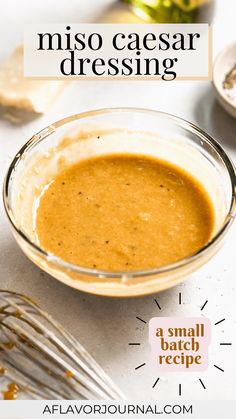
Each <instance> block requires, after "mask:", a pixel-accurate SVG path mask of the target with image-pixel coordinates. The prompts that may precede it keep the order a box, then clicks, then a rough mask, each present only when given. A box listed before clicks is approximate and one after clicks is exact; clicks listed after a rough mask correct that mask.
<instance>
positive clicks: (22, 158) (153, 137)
mask: <svg viewBox="0 0 236 419" xmlns="http://www.w3.org/2000/svg"><path fill="white" fill-rule="evenodd" d="M117 132H119V133H120V135H117ZM101 136H102V141H98V137H101ZM116 152H117V153H121V152H124V153H127V152H128V153H134V154H135V153H137V154H146V155H149V156H154V157H158V158H161V159H164V160H167V161H169V162H172V163H174V164H175V165H178V166H180V167H184V169H185V170H187V171H189V172H190V173H191V174H192V175H193V176H194V177H196V178H197V179H198V180H199V181H200V182H201V183H203V184H204V186H205V188H206V190H207V191H208V193H209V195H210V197H211V200H212V203H213V206H214V209H215V219H216V222H215V231H214V234H213V237H212V239H211V240H210V241H209V242H208V243H207V244H206V245H205V246H204V247H202V248H201V249H200V250H199V251H198V252H197V253H195V254H193V255H191V256H189V257H186V258H185V259H182V260H179V261H178V262H177V263H174V264H169V265H166V266H162V267H159V268H156V269H151V270H143V271H133V272H104V271H99V270H96V269H89V268H86V267H83V266H79V265H74V264H71V263H68V262H66V261H64V260H62V259H60V258H58V257H56V256H55V255H53V254H50V253H47V252H46V251H45V250H43V249H42V248H40V246H39V244H38V242H37V237H36V233H35V208H36V205H37V198H38V197H39V195H40V193H41V192H42V189H43V187H45V184H46V183H47V182H48V180H49V179H50V178H53V176H54V175H55V174H56V173H57V172H58V171H60V170H61V169H62V168H65V167H67V166H69V165H71V164H73V163H75V162H77V161H79V160H80V159H84V158H87V157H90V156H95V155H99V154H100V155H102V154H109V153H113V154H114V153H116ZM235 185H236V178H235V171H234V167H233V165H232V163H231V161H230V159H229V158H228V157H227V155H226V154H225V152H224V150H223V149H222V147H221V146H220V145H219V144H218V143H217V142H216V141H215V140H214V139H213V138H211V137H210V136H209V135H208V134H206V133H205V132H203V131H202V130H201V129H200V128H198V127H197V126H195V125H193V124H191V123H189V122H187V121H185V120H182V119H179V118H177V117H175V116H172V115H168V114H164V113H161V112H157V111H152V110H146V109H132V108H118V109H101V110H96V111H91V112H86V113H81V114H78V115H73V116H69V117H67V118H64V119H62V120H60V121H58V122H55V123H54V124H52V125H50V126H49V127H47V128H45V129H43V130H42V131H40V132H39V133H38V134H36V135H34V136H33V137H32V138H31V139H30V140H29V141H28V142H27V143H26V144H25V145H24V146H23V147H22V148H21V150H20V151H19V152H18V153H17V155H16V156H15V158H14V159H13V161H12V163H11V165H10V167H9V169H8V172H7V174H6V178H5V182H4V191H3V197H4V205H5V209H6V213H7V215H8V218H9V220H10V222H11V226H12V231H13V234H14V236H15V239H16V241H17V243H18V244H19V246H20V247H21V248H22V250H23V251H24V253H25V254H26V255H27V256H28V257H29V258H30V259H31V260H32V261H33V262H34V263H35V264H36V265H38V266H40V268H41V269H43V270H44V271H46V272H48V273H49V274H50V275H52V276H53V277H55V278H56V279H58V280H60V281H62V282H64V283H65V284H67V285H69V286H71V287H74V288H76V289H78V290H82V291H86V292H90V293H95V294H99V295H107V296H119V297H130V296H138V295H145V294H150V293H154V292H159V291H162V290H165V289H167V288H169V287H172V286H174V285H175V284H177V283H179V282H180V281H182V280H183V279H184V278H185V277H187V276H189V275H190V274H191V272H193V271H194V270H196V269H197V268H199V267H200V266H201V265H203V264H204V263H206V262H207V261H208V260H209V259H210V258H211V257H212V256H213V255H214V254H215V253H216V251H217V250H218V249H219V248H220V246H221V245H222V243H223V239H224V237H225V233H226V232H227V231H228V229H229V227H230V225H231V223H232V221H233V218H234V215H235ZM111 199H112V197H111ZM81 222H82V220H81ZM177 245H178V244H177Z"/></svg>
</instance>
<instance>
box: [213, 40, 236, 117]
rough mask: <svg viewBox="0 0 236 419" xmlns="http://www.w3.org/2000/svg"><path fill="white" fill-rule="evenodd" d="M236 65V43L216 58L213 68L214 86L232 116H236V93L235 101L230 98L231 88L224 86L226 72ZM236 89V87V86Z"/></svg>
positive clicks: (219, 98) (224, 106)
mask: <svg viewBox="0 0 236 419" xmlns="http://www.w3.org/2000/svg"><path fill="white" fill-rule="evenodd" d="M235 65H236V43H234V44H232V45H230V46H228V47H226V48H225V49H224V50H223V51H222V52H221V53H220V54H219V55H218V56H217V58H216V60H215V64H214V68H213V86H214V89H215V93H216V97H217V99H218V100H219V102H220V104H221V105H222V106H223V108H224V109H225V110H226V112H228V113H229V114H230V115H231V116H233V117H234V118H236V94H235V101H234V102H233V100H232V99H231V98H230V95H231V92H232V91H231V90H228V89H224V88H223V81H224V79H225V76H226V74H228V73H229V72H230V70H231V69H232V68H233V67H234V66H235ZM234 89H236V87H235V88H234Z"/></svg>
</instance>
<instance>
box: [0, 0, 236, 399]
mask: <svg viewBox="0 0 236 419" xmlns="http://www.w3.org/2000/svg"><path fill="white" fill-rule="evenodd" d="M114 3H116V2H114V1H112V0H96V1H95V0H91V1H89V2H88V0H70V1H68V0H51V1H50V2H49V1H48V0H40V1H34V2H29V1H27V0H21V1H18V0H8V1H6V2H4V5H3V6H2V8H1V25H0V38H1V47H0V60H3V59H4V58H5V57H6V55H7V54H8V52H10V51H11V50H12V49H13V48H14V47H15V46H16V44H17V43H18V42H20V41H21V40H22V38H23V26H24V24H25V23H33V22H35V23H36V22H37V23H39V22H58V23H59V22H61V23H72V22H83V21H87V22H89V21H91V22H92V21H95V20H97V18H98V15H100V14H102V13H104V12H106V11H107V9H110V11H111V10H113V16H114V14H115V10H116V8H117V5H116V4H115V5H114ZM226 3H227V7H226V5H225V4H226ZM88 4H89V6H88ZM230 6H231V7H230ZM235 7H236V6H235V1H234V0H227V2H225V1H223V0H218V2H217V7H216V12H215V18H214V22H213V35H214V55H215V54H216V53H217V52H218V51H219V50H220V49H221V48H223V47H224V46H226V45H227V44H229V43H231V42H233V41H235V37H236V30H235ZM13 10H14V12H13ZM110 106H113V107H115V106H135V107H142V108H152V109H158V110H161V111H165V112H169V113H173V114H175V115H177V116H180V117H183V118H185V119H188V120H190V121H192V122H195V123H196V124H197V125H199V126H200V127H201V128H203V129H204V130H206V131H207V132H208V133H209V134H211V135H212V136H214V137H215V138H216V139H217V140H218V141H219V142H220V143H221V144H222V146H223V147H225V149H226V150H227V152H228V153H229V155H230V156H231V158H232V159H233V160H234V161H235V162H236V120H233V119H232V118H231V117H230V116H228V115H227V114H226V113H225V112H224V111H223V109H222V108H221V107H220V105H218V103H216V100H215V98H214V94H213V90H212V86H211V83H210V82H204V81H202V82H200V81H195V82H194V81H193V82H190V81H185V82H183V81H175V82H160V81H157V82H153V81H145V82H144V81H73V82H71V83H70V85H69V86H68V88H67V89H66V90H65V91H64V93H63V94H62V96H61V97H60V100H58V101H57V103H56V104H55V106H54V107H53V108H52V109H51V110H50V112H48V113H47V114H46V115H44V116H42V117H39V118H38V119H35V120H34V121H32V122H30V123H27V124H25V125H21V126H12V125H11V124H10V123H8V122H6V121H3V120H0V173H1V175H0V176H1V179H3V176H4V174H5V172H6V169H7V167H8V165H9V163H10V161H11V159H12V158H13V156H14V155H15V153H16V152H17V151H18V149H19V148H20V147H21V146H22V145H23V144H24V142H25V141H26V140H28V139H29V138H30V137H31V136H32V134H34V133H35V132H37V131H38V130H40V129H41V128H44V127H46V126H47V125H48V124H50V123H52V122H54V121H55V120H58V119H60V118H62V117H65V116H67V115H69V114H74V113H78V112H81V111H86V110H89V109H94V108H100V107H110ZM0 225H1V229H0V235H1V237H0V238H1V240H0V278H1V279H0V281H1V284H0V287H1V288H6V289H11V290H17V291H20V292H23V293H26V294H30V295H31V296H32V297H33V298H34V299H36V300H37V301H38V302H39V303H40V304H41V306H42V307H43V308H44V309H46V310H47V311H48V312H50V313H51V314H52V315H53V316H54V317H55V318H56V319H57V320H59V321H60V322H61V323H62V324H63V325H64V326H65V327H67V328H68V329H69V330H70V331H71V332H72V333H73V334H74V335H75V336H76V337H77V338H78V339H80V341H81V342H82V343H83V344H84V346H85V347H86V348H87V349H88V350H89V351H90V352H91V353H92V355H94V357H95V358H96V359H97V360H98V361H99V362H100V364H101V365H102V366H103V367H104V368H105V370H106V371H108V373H109V374H110V375H111V376H112V378H114V380H115V381H116V382H117V383H118V384H119V385H120V387H121V388H122V390H123V392H124V393H126V395H127V397H128V398H130V399H131V398H133V399H138V398H139V399H150V400H151V399H152V400H158V399H171V398H172V399H175V398H179V396H178V384H179V383H182V393H183V396H182V397H183V398H184V399H191V398H195V399H230V398H231V399H233V398H235V390H236V358H235V356H234V355H233V354H235V345H236V303H235V302H236V257H235V242H236V224H235V225H234V227H233V229H232V230H231V234H230V236H229V237H228V239H227V242H226V244H225V246H224V248H223V249H222V250H221V251H220V252H219V253H218V254H217V255H216V256H215V257H214V259H213V260H212V261H211V262H209V263H208V264H207V265H206V266H205V267H204V268H202V269H201V270H199V271H198V272H196V273H195V274H194V275H193V276H192V277H191V278H189V279H188V280H187V281H185V282H184V283H183V284H181V285H180V286H178V287H176V288H173V289H171V290H169V291H166V292H164V293H162V294H160V295H158V296H148V297H145V298H137V299H110V298H100V297H96V296H92V295H87V294H83V293H80V292H77V291H75V290H73V289H70V288H68V287H66V286H64V285H63V284H61V283H59V282H57V281H56V280H55V279H53V278H52V277H50V276H49V275H47V274H45V273H43V272H41V271H40V270H39V269H38V268H37V267H36V266H34V265H33V264H32V263H31V262H30V261H29V260H28V259H27V258H26V257H25V256H24V255H23V253H22V252H21V250H20V249H19V247H18V246H17V244H16V243H15V241H14V239H13V236H12V234H11V231H10V226H9V223H8V221H7V219H6V215H5V213H4V210H3V208H2V203H1V208H0ZM179 292H182V300H183V304H182V305H178V293H179ZM154 298H158V301H159V303H160V305H161V307H162V311H161V315H163V316H171V315H178V316H182V315H186V316H192V315H200V307H201V305H202V304H203V303H204V301H205V300H209V302H208V304H207V306H206V308H205V310H204V315H205V316H208V317H209V318H210V319H211V320H212V322H214V323H215V322H216V321H217V320H220V319H221V318H224V317H225V318H226V321H225V322H224V323H222V324H220V325H218V327H217V326H214V329H213V342H212V346H211V365H210V367H209V369H208V371H207V372H205V373H203V374H201V375H199V374H196V373H195V374H186V373H184V374H182V375H179V374H169V375H168V376H166V377H165V376H163V377H162V378H161V380H160V382H159V383H158V385H157V386H156V388H155V389H152V385H153V383H154V381H155V380H156V378H157V376H158V375H157V374H158V372H157V371H154V370H153V369H148V367H144V368H142V369H140V370H138V371H135V369H134V368H135V367H136V366H137V365H139V364H141V363H142V362H145V361H146V360H147V359H148V358H149V351H150V348H149V345H148V339H147V326H145V325H144V324H142V323H140V322H139V321H138V320H136V316H140V317H143V318H145V319H146V320H149V318H151V317H152V316H155V315H159V314H160V312H158V309H157V307H156V305H155V303H154ZM137 340H138V341H141V342H143V345H142V346H141V347H130V346H128V342H132V341H137ZM221 341H224V342H227V341H228V342H233V343H234V346H232V347H224V346H219V342H221ZM213 364H217V365H219V366H220V367H222V368H223V369H224V370H225V372H224V373H221V372H220V371H218V370H216V369H215V368H214V367H213ZM198 378H202V380H203V381H204V383H205V385H206V390H204V389H203V388H202V387H201V385H200V383H199V381H198ZM0 391H1V388H0Z"/></svg>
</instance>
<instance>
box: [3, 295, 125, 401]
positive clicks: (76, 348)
mask: <svg viewBox="0 0 236 419" xmlns="http://www.w3.org/2000/svg"><path fill="white" fill-rule="evenodd" d="M1 372H2V374H5V376H6V377H7V378H8V379H9V380H11V381H12V382H14V383H16V384H18V386H19V387H20V388H21V390H22V391H24V392H25V393H27V394H29V395H30V396H31V397H33V398H41V399H78V398H84V399H94V398H98V399H123V398H124V396H123V394H122V393H121V392H120V390H119V389H118V388H117V387H116V385H115V384H114V383H113V381H112V380H111V379H110V377H109V376H108V375H107V374H106V373H105V372H104V371H103V369H102V368H101V367H100V366H99V365H98V364H97V362H96V361H95V360H94V359H93V358H92V356H91V355H90V354H89V353H88V352H87V351H86V350H85V349H84V347H83V346H82V345H81V344H80V343H79V342H78V341H77V340H76V339H75V338H74V337H73V336H72V335H71V334H70V333H68V332H67V331H66V330H65V329H64V328H63V327H62V326H61V325H60V324H59V323H58V322H56V321H55V320H54V319H53V318H52V317H51V316H50V315H49V314H47V313H46V312H44V311H43V310H42V309H41V308H40V307H39V306H38V305H37V304H36V303H35V302H34V301H33V300H32V299H30V298H29V297H26V296H24V295H22V294H18V293H15V292H12V291H5V290H0V373H1Z"/></svg>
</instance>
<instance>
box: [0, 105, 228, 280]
mask: <svg viewBox="0 0 236 419" xmlns="http://www.w3.org/2000/svg"><path fill="white" fill-rule="evenodd" d="M127 112H132V113H148V114H153V115H154V116H155V115H159V116H161V117H164V118H167V119H171V120H172V121H173V122H175V123H178V124H179V125H180V126H181V127H182V128H185V129H188V130H189V129H191V130H192V132H193V133H194V134H196V135H197V136H198V137H201V138H203V139H204V140H205V141H207V143H208V144H209V145H210V146H211V147H212V148H213V149H214V150H215V151H216V153H217V154H218V155H219V156H220V158H221V160H222V161H223V163H224V165H225V167H226V169H227V172H228V174H229V178H230V182H231V202H230V208H229V211H228V213H227V215H226V217H225V219H224V222H223V223H222V226H221V228H220V229H219V231H217V233H216V234H215V235H214V236H213V237H212V238H211V240H209V241H208V242H207V243H206V244H205V245H204V246H202V247H201V248H200V249H199V250H198V251H197V252H195V253H193V254H191V255H189V256H187V257H185V258H182V259H180V260H178V261H177V262H175V263H171V264H167V265H163V266H160V267H158V268H152V269H143V270H134V271H106V270H99V269H92V268H87V267H83V266H80V265H77V264H73V263H70V262H66V261H65V260H63V259H61V258H59V257H58V256H56V255H54V254H52V253H50V252H47V251H45V250H44V249H42V248H41V247H40V246H38V245H37V244H36V243H34V242H33V241H31V239H30V238H29V237H28V236H27V234H26V233H24V231H22V230H21V228H20V227H18V225H17V222H16V220H15V218H14V215H13V213H12V211H11V205H10V201H9V192H10V180H11V175H12V173H13V172H14V171H15V167H16V166H17V165H18V163H19V162H20V160H21V159H22V157H23V156H24V155H25V154H27V152H28V151H29V150H30V149H31V148H32V147H33V146H34V145H36V144H38V143H39V142H41V141H42V140H44V139H45V138H46V137H47V136H48V135H50V134H51V133H53V132H54V131H55V130H56V129H57V128H59V127H60V126H62V125H64V124H67V123H69V122H72V121H75V120H81V119H86V118H90V117H93V116H99V115H102V116H104V115H106V114H110V113H127ZM3 203H4V208H5V211H6V214H7V217H8V219H9V221H10V224H11V226H12V228H13V231H15V232H16V233H17V234H18V235H19V236H20V237H21V239H22V240H23V241H24V242H26V244H27V245H28V246H30V247H31V248H32V250H33V251H36V252H37V253H38V254H39V255H41V256H42V257H44V258H46V259H47V261H48V262H52V263H53V264H55V265H57V266H58V267H61V268H63V269H66V270H69V271H72V272H74V273H77V274H82V275H85V276H90V277H97V278H99V279H106V278H109V279H112V278H113V279H117V278H123V277H125V278H138V277H139V278H140V277H150V276H153V275H156V276H158V275H161V274H166V273H170V272H174V271H177V270H178V269H179V268H182V267H184V266H187V265H189V264H191V263H192V262H194V261H196V260H197V259H199V258H200V257H201V256H203V255H204V254H205V253H206V252H208V251H209V250H210V249H211V248H212V247H213V246H214V245H215V244H217V243H218V242H219V241H220V240H221V239H222V238H223V236H224V235H225V234H226V232H227V231H228V229H229V227H230V226H231V224H232V222H233V220H234V217H235V213H236V171H235V168H234V165H233V163H232V161H231V159H230V158H229V157H228V155H227V154H226V152H225V151H224V149H223V148H222V147H221V145H220V144H219V143H218V142H217V141H216V140H215V139H214V138H212V137H211V136H210V135H209V134H207V133H206V132H205V131H203V130H202V129H201V128H200V127H198V126H197V125H195V124H193V123H192V122H189V121H187V120H185V119H183V118H180V117H178V116H175V115H172V114H169V113H166V112H161V111H158V110H153V109H148V108H133V107H112V108H101V109H95V110H91V111H87V112H81V113H78V114H73V115H71V116H67V117H65V118H62V119H60V120H58V121H56V122H55V123H52V124H50V125H49V126H48V127H46V128H43V129H42V130H40V131H39V132H38V133H36V134H35V135H33V136H32V137H31V138H30V139H29V140H28V141H27V142H26V143H25V144H24V145H23V146H22V147H21V148H20V150H19V151H18V152H17V153H16V155H15V156H14V158H13V160H12V161H11V163H10V165H9V167H8V169H7V172H6V175H5V178H4V181H3Z"/></svg>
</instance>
